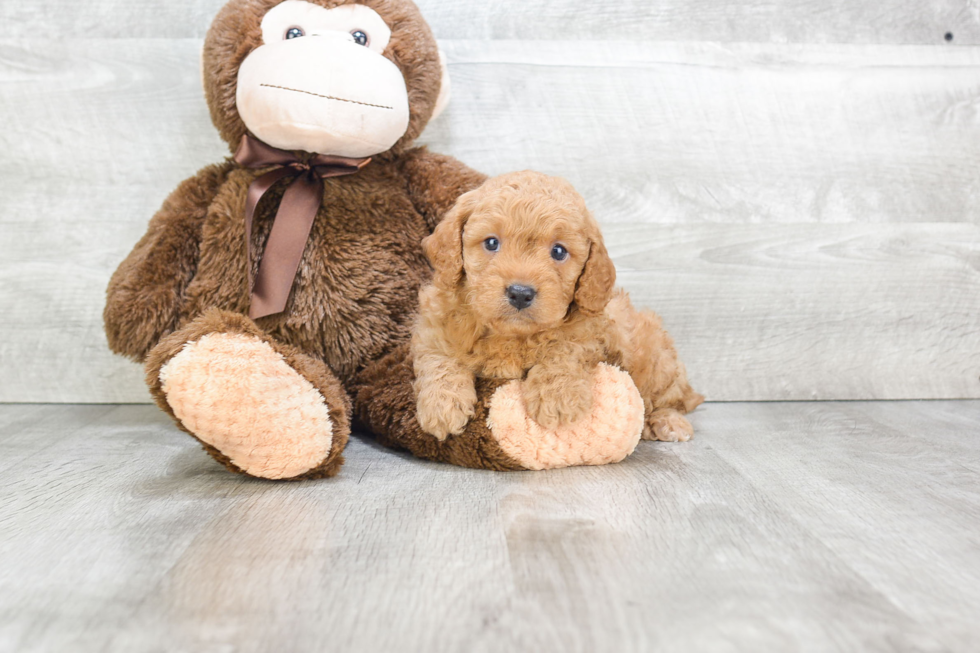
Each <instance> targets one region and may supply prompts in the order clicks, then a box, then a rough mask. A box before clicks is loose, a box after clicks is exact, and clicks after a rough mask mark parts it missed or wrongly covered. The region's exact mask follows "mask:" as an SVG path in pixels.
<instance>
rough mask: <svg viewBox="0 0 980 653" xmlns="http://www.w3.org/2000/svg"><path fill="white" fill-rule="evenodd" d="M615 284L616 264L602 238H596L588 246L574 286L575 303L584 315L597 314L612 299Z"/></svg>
mask: <svg viewBox="0 0 980 653" xmlns="http://www.w3.org/2000/svg"><path fill="white" fill-rule="evenodd" d="M615 284H616V266H615V265H613V262H612V259H611V258H609V253H608V252H607V251H606V246H605V245H603V243H602V238H601V237H599V238H596V239H595V240H593V241H592V244H591V246H590V247H589V258H588V259H587V260H586V261H585V267H584V268H582V274H581V275H579V278H578V286H577V287H576V288H575V304H576V306H578V307H579V310H581V311H582V312H583V313H585V314H586V315H599V314H600V313H602V311H603V310H604V309H605V308H606V304H608V303H609V300H610V299H612V291H613V286H614V285H615Z"/></svg>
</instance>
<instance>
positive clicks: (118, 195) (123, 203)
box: [0, 39, 980, 402]
mask: <svg viewBox="0 0 980 653" xmlns="http://www.w3.org/2000/svg"><path fill="white" fill-rule="evenodd" d="M443 46H444V49H445V50H446V52H447V54H448V56H449V60H450V62H451V66H450V68H451V74H452V75H453V79H454V100H453V102H452V104H451V105H450V108H449V109H448V111H447V113H446V114H445V115H444V116H443V117H442V118H440V119H439V120H438V121H436V122H435V123H434V124H433V125H431V126H430V128H429V130H428V131H427V133H426V134H425V135H424V137H423V141H425V142H427V143H429V144H430V145H431V146H432V148H433V149H434V150H436V151H442V152H447V153H450V154H453V155H455V156H457V157H459V158H460V159H462V160H463V161H465V162H467V163H468V164H470V165H472V166H474V167H476V168H478V169H482V170H485V171H487V172H490V173H499V172H504V171H507V170H513V169H520V168H535V169H539V170H543V171H546V172H550V173H554V174H561V175H563V176H566V177H568V178H569V179H570V180H571V181H572V182H573V183H574V184H575V185H576V187H577V188H579V189H580V190H581V191H582V193H583V194H584V195H585V196H586V199H587V200H588V202H589V204H590V206H591V207H592V209H593V211H594V212H595V213H596V214H597V217H598V218H599V220H600V222H601V223H602V224H603V225H605V228H606V230H607V232H608V233H609V234H610V238H611V239H613V240H615V242H618V243H623V244H628V245H630V247H628V248H624V249H623V250H622V252H623V253H621V254H620V253H619V252H618V250H616V252H614V253H616V255H617V262H618V263H619V264H620V266H621V270H622V275H621V278H622V280H623V282H624V284H625V285H627V287H629V288H630V289H631V290H632V291H633V292H634V293H635V294H636V296H637V298H638V299H639V300H640V301H641V303H643V304H645V305H648V306H651V307H653V308H655V309H657V310H658V311H660V312H661V313H663V314H664V315H665V317H666V318H667V324H668V326H669V328H670V329H671V331H672V332H673V333H674V334H675V336H676V338H677V341H678V345H679V347H680V349H681V351H682V353H683V355H684V357H685V358H686V359H687V360H688V361H689V362H690V367H691V371H692V375H693V376H694V378H695V380H696V382H697V383H698V385H699V387H700V388H701V389H702V390H704V391H706V392H707V393H708V395H709V397H712V398H714V399H716V400H722V399H730V400H735V399H775V398H779V399H810V398H848V399H859V398H905V397H930V398H941V397H978V396H980V387H978V386H980V384H978V382H977V380H978V376H980V370H978V366H977V355H978V354H977V352H978V351H980V348H978V347H977V346H976V343H977V335H976V330H975V329H974V328H972V327H971V326H970V325H971V320H972V321H973V323H975V316H976V315H977V314H978V311H977V297H978V295H980V293H977V292H976V290H975V288H976V284H977V260H978V258H977V248H978V246H980V245H978V243H980V240H978V234H977V231H976V225H977V224H978V222H980V217H978V216H980V214H978V211H977V210H976V207H977V206H980V176H978V175H976V174H975V171H976V170H977V169H978V167H980V129H978V126H980V124H978V123H980V112H978V111H977V104H978V98H980V74H978V73H980V49H978V48H945V47H913V46H907V47H894V46H830V45H827V46H789V45H787V46H783V45H746V44H741V45H738V44H736V45H731V46H724V47H723V46H720V45H717V44H697V43H646V44H644V43H635V42H633V43H630V42H622V43H604V42H584V41H583V42H514V41H502V42H489V41H487V42H469V41H446V42H444V43H443ZM199 50H200V41H198V40H195V39H185V40H179V39H159V40H150V39H115V40H113V39H104V40H99V39H66V40H62V41H58V42H52V41H48V40H45V41H43V42H41V41H40V40H37V41H33V40H17V41H12V40H7V41H3V42H0V120H3V122H4V124H5V125H6V126H7V127H6V128H5V130H4V131H3V132H0V151H2V152H3V155H2V157H0V193H2V195H3V202H2V203H0V230H2V234H3V237H2V238H0V304H2V305H3V306H4V307H5V310H4V311H2V312H0V333H2V334H3V338H2V339H0V401H68V402H71V401H75V402H89V401H93V402H106V401H109V402H131V401H147V400H148V397H147V394H146V391H145V390H144V388H143V385H142V382H141V373H140V370H139V368H138V367H137V366H135V365H132V364H130V363H128V362H127V361H125V360H123V359H121V358H117V357H113V356H111V355H110V354H109V353H108V351H107V349H106V346H105V344H104V337H103V335H102V326H101V310H102V305H103V293H104V288H105V285H106V283H107V281H108V278H109V275H110V274H111V272H112V270H113V269H114V267H115V266H116V265H117V264H118V262H119V261H120V260H122V258H123V257H124V256H125V255H126V253H127V252H128V251H129V249H130V248H131V247H132V245H133V244H134V243H135V242H136V240H137V239H138V238H139V236H140V235H141V234H142V233H143V231H144V229H145V226H146V222H147V221H148V219H149V217H150V216H151V215H152V214H153V213H154V211H155V210H156V209H157V208H158V207H159V205H160V203H161V202H162V201H163V199H164V197H166V195H167V194H168V193H169V191H170V190H171V189H172V188H173V187H174V186H176V184H177V183H178V182H179V181H180V180H181V179H183V178H185V177H187V176H189V175H190V174H192V173H193V172H194V171H195V170H196V169H198V168H199V167H201V166H203V165H206V164H208V163H212V162H214V161H217V160H219V159H220V158H222V157H223V156H225V155H227V148H226V147H225V146H224V144H223V143H221V142H220V140H219V139H218V137H217V134H216V132H215V130H214V128H213V127H212V126H211V125H210V122H209V119H208V116H207V111H206V108H205V106H204V102H203V98H202V97H201V96H202V93H201V90H200V79H199V76H198V75H199V73H198V56H199ZM945 223H958V224H945ZM876 225H877V226H876ZM614 230H615V235H614V233H613V232H614ZM665 234H669V236H668V237H667V240H661V237H663V236H664V235H665ZM726 242H728V243H733V242H740V243H743V245H744V248H745V249H744V251H741V252H740V251H738V250H737V249H733V248H726V247H724V245H725V243H726ZM636 243H639V244H640V248H639V250H640V251H642V250H643V248H644V247H646V248H647V251H648V252H649V253H652V255H655V256H656V257H658V260H657V261H654V262H655V263H656V264H657V265H656V266H654V267H651V266H646V267H644V266H636V264H635V260H636V256H633V255H632V254H630V252H632V251H634V248H633V245H634V244H636ZM760 247H761V248H762V249H759V248H760ZM781 248H782V250H781ZM647 255H648V254H641V255H640V256H641V257H643V256H647ZM631 256H632V258H630V257H631ZM798 257H802V258H800V259H799V260H797V259H798ZM631 266H633V267H631ZM668 272H669V274H668ZM665 279H669V282H665V281H664V280H665ZM668 284H669V285H668Z"/></svg>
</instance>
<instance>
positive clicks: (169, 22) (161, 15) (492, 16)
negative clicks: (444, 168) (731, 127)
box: [0, 0, 980, 45]
mask: <svg viewBox="0 0 980 653" xmlns="http://www.w3.org/2000/svg"><path fill="white" fill-rule="evenodd" d="M223 4H224V0H144V1H143V2H132V0H95V1H94V2H78V1H77V0H32V1H31V2H13V1H10V0H8V1H6V2H3V3H0V38H11V37H14V38H52V37H55V38H79V37H81V38H86V37H88V38H201V37H203V36H204V33H205V32H206V31H207V28H208V25H209V24H210V22H211V18H212V17H213V16H214V14H215V13H216V12H217V11H218V9H219V8H220V7H221V6H222V5H223ZM417 4H418V5H419V7H420V8H421V9H422V11H423V13H424V15H425V16H426V18H427V19H428V21H429V24H430V25H431V26H432V29H433V31H434V32H435V34H436V36H437V37H438V38H440V39H521V40H540V39H577V40H654V41H720V42H726V43H731V42H739V41H746V42H771V43H881V44H892V45H894V44H943V43H946V41H945V35H946V34H947V33H951V34H952V35H953V40H952V41H951V42H950V43H951V44H952V45H976V44H978V43H980V7H978V5H977V4H976V2H964V1H963V0H928V1H923V0H880V1H879V2H868V1H867V0H659V1H658V2H651V1H650V0H617V1H616V2H612V1H610V0H563V1H561V2H556V1H555V0H492V1H482V2H472V1H469V2H461V1H460V0H418V1H417Z"/></svg>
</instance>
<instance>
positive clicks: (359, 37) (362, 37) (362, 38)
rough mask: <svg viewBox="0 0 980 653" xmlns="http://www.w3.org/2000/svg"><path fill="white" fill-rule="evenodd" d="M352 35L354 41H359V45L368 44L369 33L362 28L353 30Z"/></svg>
mask: <svg viewBox="0 0 980 653" xmlns="http://www.w3.org/2000/svg"><path fill="white" fill-rule="evenodd" d="M350 35H351V36H353V37H354V43H357V44H358V45H367V44H368V35H367V34H365V33H364V32H362V31H361V30H359V29H356V30H354V31H353V32H351V33H350Z"/></svg>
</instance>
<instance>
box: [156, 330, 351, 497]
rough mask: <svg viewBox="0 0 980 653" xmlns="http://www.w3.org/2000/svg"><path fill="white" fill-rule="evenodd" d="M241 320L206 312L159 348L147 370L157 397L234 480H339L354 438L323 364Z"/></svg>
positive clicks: (340, 397) (336, 386) (342, 400)
mask: <svg viewBox="0 0 980 653" xmlns="http://www.w3.org/2000/svg"><path fill="white" fill-rule="evenodd" d="M244 320H247V318H244V317H243V316H238V315H233V314H222V313H217V312H213V313H209V314H206V315H205V316H203V318H201V319H199V320H196V321H195V322H192V323H191V324H190V325H188V327H186V328H185V329H182V330H181V331H179V332H177V333H176V334H174V336H178V337H177V338H168V339H166V340H165V341H163V342H161V345H159V346H158V348H159V347H161V346H163V349H164V350H165V351H163V352H156V350H154V354H157V355H154V354H151V361H148V374H149V375H150V376H151V378H149V379H148V380H149V381H150V382H151V389H153V390H154V394H155V395H157V398H158V401H161V400H162V402H163V404H162V405H163V406H164V408H165V410H168V412H170V413H171V414H172V415H173V416H174V418H175V419H176V420H177V421H178V424H179V425H180V426H181V427H182V428H183V429H184V430H186V431H187V432H189V433H190V434H191V435H193V436H194V437H196V438H197V439H198V440H200V441H201V442H202V443H203V444H204V445H205V449H207V450H208V451H209V452H210V453H211V454H212V455H214V457H215V458H217V459H218V460H219V461H221V462H223V463H225V465H226V466H228V467H229V468H231V469H233V470H235V471H240V472H243V473H245V474H248V475H250V476H256V477H259V478H268V479H297V478H314V477H321V476H331V475H333V474H334V473H336V472H337V470H338V469H339V467H340V464H341V463H342V460H343V459H342V457H341V455H340V452H341V451H342V449H343V447H344V444H345V443H346V441H347V435H348V433H349V426H348V423H347V408H346V405H345V397H344V396H343V394H342V392H341V390H340V387H339V384H337V383H336V381H335V380H334V379H333V376H332V375H330V373H329V370H326V368H325V366H323V364H322V363H320V362H319V361H316V360H314V359H311V358H309V357H307V356H304V355H303V354H299V353H297V352H295V351H291V350H290V349H289V348H286V347H283V346H281V345H279V344H278V343H276V342H274V341H272V340H271V339H269V338H268V337H267V336H265V335H264V334H262V333H261V332H259V331H258V329H257V328H256V327H255V326H254V324H252V323H251V321H248V322H244ZM215 322H217V323H218V324H215ZM215 326H217V327H219V329H218V330H211V329H209V328H208V327H215ZM235 327H240V328H235ZM202 330H203V331H205V333H204V334H203V335H201V334H200V333H199V332H200V331H202ZM187 331H190V333H188V332H187ZM194 332H198V333H194ZM167 353H170V354H172V355H170V356H166V354H167ZM160 354H162V355H160ZM163 358H165V359H166V360H161V359H163ZM318 366H319V367H318ZM319 368H322V369H319ZM154 374H155V375H156V376H155V378H152V375H154ZM331 400H332V401H331Z"/></svg>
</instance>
